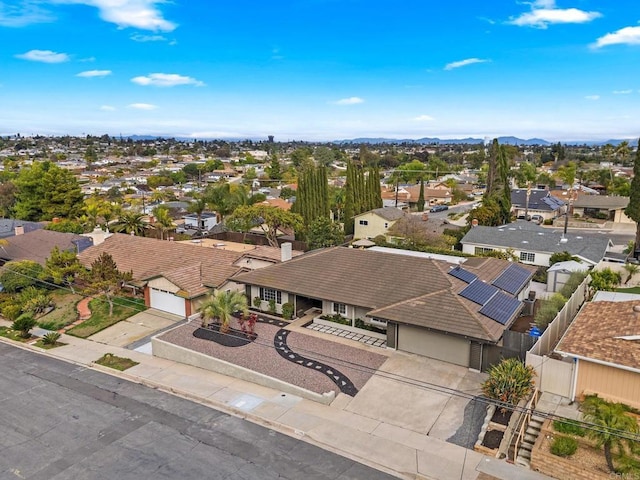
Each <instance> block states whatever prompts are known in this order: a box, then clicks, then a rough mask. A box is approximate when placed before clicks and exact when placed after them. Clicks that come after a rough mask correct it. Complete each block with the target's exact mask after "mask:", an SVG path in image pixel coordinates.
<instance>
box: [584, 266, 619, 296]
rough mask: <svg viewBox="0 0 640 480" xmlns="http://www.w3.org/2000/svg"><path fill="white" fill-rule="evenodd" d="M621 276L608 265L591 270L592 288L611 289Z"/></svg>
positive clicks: (614, 287) (615, 285)
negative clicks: (600, 268)
mask: <svg viewBox="0 0 640 480" xmlns="http://www.w3.org/2000/svg"><path fill="white" fill-rule="evenodd" d="M621 278H622V276H621V275H620V273H618V272H614V271H613V270H611V269H610V268H609V267H607V268H604V269H602V270H593V271H592V272H591V284H590V285H589V286H590V287H591V288H592V289H593V290H605V291H612V290H615V289H616V287H617V286H618V285H619V284H620V280H621Z"/></svg>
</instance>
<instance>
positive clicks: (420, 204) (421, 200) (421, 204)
mask: <svg viewBox="0 0 640 480" xmlns="http://www.w3.org/2000/svg"><path fill="white" fill-rule="evenodd" d="M416 206H417V207H418V211H419V212H423V211H424V179H423V178H421V179H420V194H419V195H418V203H417V205H416Z"/></svg>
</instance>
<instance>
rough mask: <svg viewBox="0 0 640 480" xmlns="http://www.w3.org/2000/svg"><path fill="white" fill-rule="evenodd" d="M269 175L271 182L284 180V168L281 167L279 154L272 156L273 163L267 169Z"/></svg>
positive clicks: (274, 153)
mask: <svg viewBox="0 0 640 480" xmlns="http://www.w3.org/2000/svg"><path fill="white" fill-rule="evenodd" d="M265 171H266V173H267V175H269V178H270V179H271V180H281V179H282V168H281V166H280V159H279V158H278V154H277V153H276V152H273V153H272V154H271V162H270V163H269V166H268V167H267V168H266V169H265Z"/></svg>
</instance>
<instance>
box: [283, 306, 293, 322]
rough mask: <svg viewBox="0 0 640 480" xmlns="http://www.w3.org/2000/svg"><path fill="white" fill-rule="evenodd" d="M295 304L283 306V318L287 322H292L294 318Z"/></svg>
mask: <svg viewBox="0 0 640 480" xmlns="http://www.w3.org/2000/svg"><path fill="white" fill-rule="evenodd" d="M293 309H294V306H293V303H291V302H287V303H283V304H282V317H283V318H284V319H285V320H291V319H292V318H293Z"/></svg>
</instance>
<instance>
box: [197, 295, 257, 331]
mask: <svg viewBox="0 0 640 480" xmlns="http://www.w3.org/2000/svg"><path fill="white" fill-rule="evenodd" d="M198 311H199V312H200V315H201V317H202V326H203V327H206V326H208V325H209V324H210V323H211V321H212V320H217V321H218V322H219V323H220V332H221V333H227V332H228V331H229V322H230V321H231V317H232V315H233V313H234V312H238V311H240V312H242V313H243V315H247V314H248V313H249V307H248V305H247V297H245V296H244V294H243V293H241V292H233V291H228V292H217V293H215V294H210V295H209V296H208V297H207V299H206V300H205V301H204V302H203V303H202V304H201V305H200V308H199V309H198Z"/></svg>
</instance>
